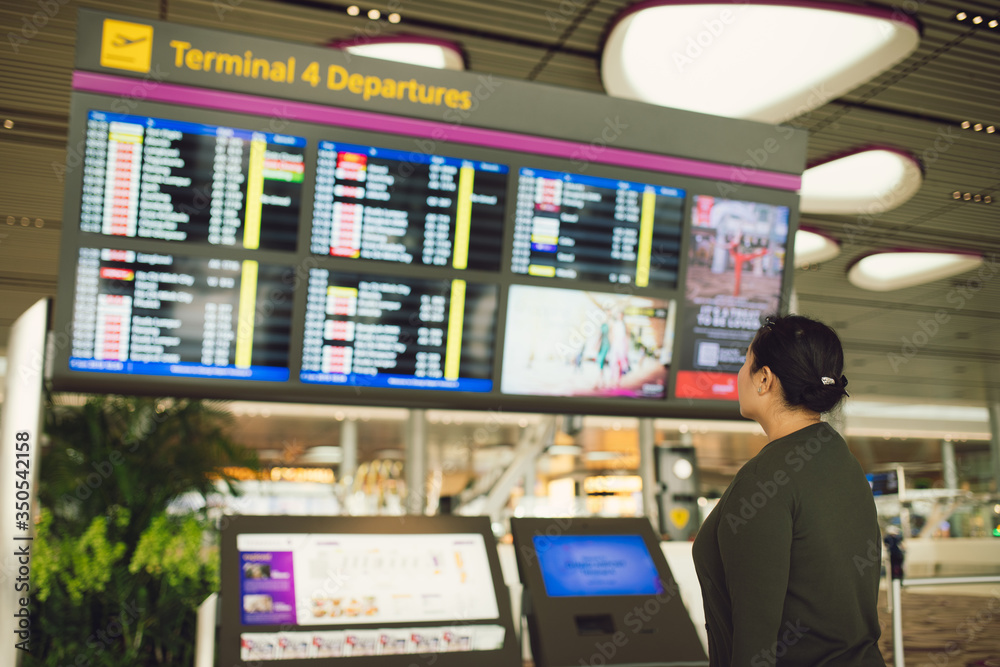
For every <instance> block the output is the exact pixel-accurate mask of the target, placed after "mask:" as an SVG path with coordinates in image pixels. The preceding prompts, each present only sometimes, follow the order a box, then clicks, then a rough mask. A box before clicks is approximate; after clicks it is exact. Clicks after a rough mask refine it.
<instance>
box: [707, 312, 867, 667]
mask: <svg viewBox="0 0 1000 667" xmlns="http://www.w3.org/2000/svg"><path fill="white" fill-rule="evenodd" d="M843 365H844V352H843V349H842V348H841V345H840V339H839V338H837V334H836V333H834V331H833V330H832V329H831V328H830V327H828V326H826V325H825V324H822V323H820V322H816V321H814V320H810V319H808V318H805V317H800V316H796V315H789V316H787V317H774V318H768V319H767V321H766V322H765V324H764V326H763V327H761V328H760V330H759V331H758V332H757V335H756V336H755V337H754V340H753V342H752V343H751V344H750V347H749V349H748V350H747V355H746V361H745V362H744V363H743V367H742V368H741V369H740V372H739V378H738V381H737V387H738V390H739V399H740V414H742V415H743V416H744V417H748V418H750V419H753V420H754V421H756V422H757V423H758V424H760V425H761V428H763V429H764V433H765V434H767V440H768V443H767V445H766V446H765V447H764V448H763V449H762V450H761V451H760V453H759V454H758V455H757V456H755V457H754V458H752V459H751V460H750V461H748V462H747V464H746V465H744V466H743V468H741V469H740V471H739V472H738V473H737V474H736V477H735V478H734V479H733V482H732V484H730V486H729V488H728V489H727V490H726V492H725V494H724V495H723V496H722V498H721V499H720V500H719V503H718V505H716V507H715V509H714V510H713V511H712V513H711V514H710V515H709V516H708V518H707V519H706V520H705V523H704V524H703V525H702V527H701V530H700V531H699V532H698V537H697V539H696V540H695V543H694V559H695V567H696V569H697V571H698V579H699V581H700V583H701V589H702V596H703V598H704V602H705V620H706V625H707V627H708V645H709V658H710V661H711V665H712V667H715V666H717V665H725V666H726V667H730V666H737V665H738V666H739V667H765V666H769V665H775V664H778V665H801V666H803V667H820V666H821V665H877V666H878V667H884V666H885V661H884V660H883V658H882V654H881V653H880V652H879V648H878V638H879V635H880V634H881V628H880V626H879V621H878V614H877V612H876V605H877V601H878V586H879V570H880V563H881V545H882V542H881V538H880V535H879V528H878V522H877V518H876V514H875V502H874V499H873V498H872V493H871V488H870V487H869V486H868V482H867V480H866V479H865V475H864V472H863V471H862V469H861V466H860V465H859V464H858V462H857V460H856V459H855V458H854V456H853V455H852V454H851V452H850V450H848V448H847V444H846V443H845V442H844V439H843V438H842V437H840V435H839V434H838V433H837V432H836V431H835V430H834V429H833V428H832V427H831V426H830V425H829V424H827V423H825V422H823V421H820V414H821V413H824V412H827V411H829V410H831V409H833V408H834V407H836V406H837V404H839V403H840V401H841V399H842V398H843V397H844V396H846V395H847V392H846V391H845V390H844V387H846V386H847V378H845V377H844V376H842V375H841V372H842V370H843Z"/></svg>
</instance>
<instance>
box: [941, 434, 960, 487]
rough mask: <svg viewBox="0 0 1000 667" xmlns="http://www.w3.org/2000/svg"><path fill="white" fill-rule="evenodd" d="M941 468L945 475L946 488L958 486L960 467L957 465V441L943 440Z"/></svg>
mask: <svg viewBox="0 0 1000 667" xmlns="http://www.w3.org/2000/svg"><path fill="white" fill-rule="evenodd" d="M941 468H942V474H943V476H944V488H946V489H957V488H958V467H957V466H956V465H955V443H953V442H952V441H951V440H942V441H941Z"/></svg>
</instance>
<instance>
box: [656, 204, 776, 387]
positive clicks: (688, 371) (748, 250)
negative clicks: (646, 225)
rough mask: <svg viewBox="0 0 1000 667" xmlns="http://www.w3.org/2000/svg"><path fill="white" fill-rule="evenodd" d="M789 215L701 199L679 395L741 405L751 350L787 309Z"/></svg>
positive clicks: (694, 225)
mask: <svg viewBox="0 0 1000 667" xmlns="http://www.w3.org/2000/svg"><path fill="white" fill-rule="evenodd" d="M788 215H789V211H788V207H786V206H774V205H771V204H761V203H758V202H750V201H735V200H730V199H720V198H718V197H710V196H707V195H697V196H695V197H694V206H693V208H692V210H691V243H690V251H689V256H688V266H687V275H686V276H685V281H684V284H685V287H684V300H685V306H686V308H685V316H684V321H683V329H684V332H685V337H684V342H683V345H682V347H681V353H680V357H679V364H678V370H677V385H676V389H675V393H676V395H677V397H678V398H703V399H722V400H730V401H735V400H737V398H738V397H737V389H736V376H737V373H739V370H740V366H742V365H743V360H744V357H745V356H746V350H747V347H748V346H749V344H750V342H751V341H752V340H753V337H754V335H755V334H756V333H757V330H758V329H759V328H760V326H761V322H762V320H763V316H764V315H766V314H768V313H776V312H777V311H778V308H779V305H780V304H781V286H782V278H783V273H784V270H785V251H786V247H787V243H788V233H789V232H788V229H789V227H788V225H789V220H788Z"/></svg>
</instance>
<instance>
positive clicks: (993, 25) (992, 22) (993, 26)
mask: <svg viewBox="0 0 1000 667" xmlns="http://www.w3.org/2000/svg"><path fill="white" fill-rule="evenodd" d="M987 25H988V26H989V27H991V28H995V27H997V26H998V25H1000V23H997V20H996V19H993V20H992V21H990V22H989V23H988V24H987Z"/></svg>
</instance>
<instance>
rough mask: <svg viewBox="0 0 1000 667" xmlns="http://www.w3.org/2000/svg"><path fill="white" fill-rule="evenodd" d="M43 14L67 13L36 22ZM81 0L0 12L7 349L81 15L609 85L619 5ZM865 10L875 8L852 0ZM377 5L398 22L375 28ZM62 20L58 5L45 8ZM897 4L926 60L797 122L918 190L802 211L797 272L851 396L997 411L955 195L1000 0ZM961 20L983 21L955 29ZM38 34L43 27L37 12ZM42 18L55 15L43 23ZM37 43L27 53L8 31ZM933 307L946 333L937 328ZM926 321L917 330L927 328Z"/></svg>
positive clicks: (992, 141)
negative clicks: (820, 248) (913, 281)
mask: <svg viewBox="0 0 1000 667" xmlns="http://www.w3.org/2000/svg"><path fill="white" fill-rule="evenodd" d="M43 4H48V5H53V6H55V7H59V9H58V11H56V13H55V15H54V16H52V17H48V15H47V14H44V13H42V14H39V13H38V12H40V11H42V10H43V9H44V8H43V7H42V5H43ZM349 4H351V3H346V2H333V1H326V0H285V1H279V0H134V1H132V2H129V3H127V4H126V3H119V2H100V1H89V0H83V1H81V2H76V1H70V2H66V3H65V4H62V3H61V2H50V3H41V2H37V1H27V0H17V1H15V0H2V1H0V35H5V36H6V37H4V38H3V39H2V40H0V41H2V42H3V44H0V118H2V119H10V120H13V121H14V125H13V127H12V128H10V129H4V128H2V127H0V155H2V156H3V159H2V160H0V354H2V351H3V349H4V348H5V347H6V344H7V338H8V336H9V331H10V326H11V324H12V322H13V321H14V319H16V317H17V316H18V315H19V314H20V313H21V312H23V311H24V310H25V309H26V308H27V307H28V306H29V305H30V304H31V303H33V302H34V301H35V300H37V299H38V298H41V297H44V296H50V295H53V294H54V292H55V286H56V274H57V272H58V268H59V267H58V252H57V249H58V243H59V236H60V228H61V224H62V222H61V217H62V191H63V186H62V184H61V182H60V180H59V175H58V174H59V169H60V165H62V164H64V163H65V143H66V129H67V114H68V107H69V94H70V74H71V68H72V61H73V47H74V35H75V29H76V28H75V22H76V18H75V17H76V11H75V9H76V7H77V6H86V7H92V8H97V9H104V10H113V11H122V12H127V13H130V14H133V15H136V16H141V17H147V18H154V19H155V18H160V19H166V20H170V21H173V22H176V23H181V24H191V25H195V24H197V25H201V26H205V27H210V28H216V29H224V30H231V31H235V32H242V33H250V34H254V35H259V36H266V37H274V38H280V39H285V40H290V41H298V42H303V43H309V44H324V43H326V42H329V41H330V40H347V39H351V38H358V37H359V36H363V35H367V36H369V37H372V36H386V35H393V34H399V33H406V34H416V35H422V36H426V37H436V38H442V39H448V40H452V41H456V42H459V43H460V44H461V45H462V47H463V48H464V50H465V53H466V56H467V64H468V67H469V69H470V70H473V71H476V72H482V73H492V74H495V75H498V76H503V77H509V78H515V79H530V80H534V81H537V82H540V83H545V84H553V85H559V86H565V87H570V88H577V89H583V90H589V91H595V92H601V91H602V86H601V80H600V58H601V44H602V40H603V36H604V35H605V33H606V31H607V29H608V28H609V25H610V23H611V21H612V20H613V19H614V17H615V16H616V15H617V14H618V13H619V12H620V11H621V10H622V9H623V8H624V7H626V6H628V5H629V4H631V3H629V2H624V1H620V0H504V1H503V2H497V1H496V0H433V1H431V0H406V1H405V2H402V1H401V0H388V1H385V0H368V1H366V2H361V3H359V6H360V7H361V9H362V11H361V14H360V16H358V17H351V16H349V15H348V14H347V13H346V8H347V7H348V6H349ZM850 4H856V5H864V4H869V3H863V2H851V3H850ZM371 8H377V9H380V10H381V11H382V14H383V16H385V15H386V14H387V13H388V12H389V11H396V12H399V13H400V14H401V15H402V21H401V22H400V23H398V24H390V23H388V22H387V21H385V20H380V21H371V20H369V19H367V18H365V14H366V13H367V10H368V9H371ZM50 11H51V10H50ZM897 11H898V12H900V13H902V14H908V15H913V16H915V17H916V18H917V19H918V20H919V22H920V23H921V24H922V26H923V37H922V40H921V44H920V47H919V48H918V50H917V51H916V52H915V53H914V54H913V55H912V56H910V58H908V59H907V60H906V61H904V62H902V63H901V64H899V65H897V66H896V67H894V68H893V69H891V70H890V71H888V72H886V73H884V74H883V75H881V76H879V77H878V78H876V79H875V80H873V81H871V82H869V83H867V84H865V85H863V86H861V87H860V88H858V89H856V90H854V91H852V92H850V93H849V94H846V95H844V96H843V97H841V98H839V99H836V100H834V101H833V102H830V103H828V104H826V105H825V106H823V107H820V108H819V109H817V110H815V111H813V112H811V113H808V114H806V115H803V116H801V117H799V118H796V119H793V120H792V121H790V124H793V125H795V126H798V127H801V128H803V129H806V130H808V131H809V133H810V141H809V154H808V157H809V160H810V161H814V160H819V159H820V158H822V157H824V156H827V155H830V154H832V153H838V152H842V151H845V150H847V149H850V148H854V147H858V146H861V145H865V144H889V145H892V146H895V147H898V148H902V149H905V150H908V151H910V152H911V153H913V154H915V155H916V156H918V157H919V158H920V159H921V161H922V163H923V168H924V171H925V177H924V183H923V187H922V188H921V190H920V191H919V192H918V193H917V195H916V196H915V197H913V199H911V200H910V201H909V202H907V203H905V204H904V205H902V206H900V207H899V208H897V209H895V210H892V211H890V212H887V213H883V214H878V215H876V216H874V217H864V216H813V215H806V216H803V217H802V219H801V224H802V225H803V226H806V227H810V228H813V229H817V230H820V231H822V232H824V233H826V234H828V235H830V236H833V237H834V238H836V239H838V240H839V241H840V242H841V243H842V244H843V252H842V253H841V255H840V256H839V257H838V258H836V259H834V260H832V261H829V262H826V263H824V264H821V265H819V266H814V267H810V268H809V269H807V270H801V269H800V270H797V271H796V273H795V289H796V292H797V295H798V312H800V313H803V314H806V315H811V316H814V317H817V318H820V319H822V320H824V321H826V322H829V323H831V324H832V325H833V326H834V327H835V328H836V329H837V330H838V332H839V333H840V335H841V337H842V338H843V341H844V344H845V350H846V353H847V367H846V370H845V373H846V374H847V376H848V377H849V379H850V390H851V391H852V396H855V397H869V398H875V397H881V398H886V397H896V398H910V399H914V400H922V401H928V400H933V401H935V402H940V403H953V402H959V403H965V404H970V405H983V404H984V403H986V402H995V401H998V400H1000V263H996V262H997V258H996V253H997V252H998V251H1000V204H998V203H993V204H983V203H975V202H972V201H969V202H966V201H964V200H962V199H959V200H955V199H954V198H953V196H952V193H953V192H955V191H960V192H962V193H964V192H970V193H973V194H981V195H987V194H988V195H991V197H992V198H993V200H994V202H996V199H997V198H998V195H1000V192H998V190H1000V133H995V134H987V133H986V132H975V131H973V130H972V129H968V130H963V129H961V123H962V122H963V121H969V122H971V123H972V124H975V123H982V124H983V125H990V124H1000V29H989V28H988V27H987V22H988V21H989V19H990V18H993V17H997V16H998V10H997V6H996V3H995V0H991V2H965V1H961V2H960V1H957V0H904V1H902V2H898V3H897ZM960 11H965V12H968V13H969V14H970V15H976V14H981V15H983V16H984V17H985V18H986V21H984V22H983V23H982V24H980V25H979V26H974V25H972V24H971V23H970V22H969V21H966V22H964V23H963V22H959V21H957V20H955V18H954V17H955V15H956V14H957V13H958V12H960ZM32 16H34V17H36V22H37V23H39V24H41V27H39V28H37V34H32V30H30V29H29V28H31V27H32V26H30V24H27V25H28V28H25V25H26V20H27V19H26V17H32ZM38 16H42V17H44V18H46V19H47V20H46V21H44V22H43V21H42V20H41V19H40V18H37V17H38ZM11 34H15V35H19V34H20V35H24V36H25V37H28V39H27V40H26V43H20V42H19V43H18V44H17V47H16V52H15V48H14V47H13V46H12V44H11V43H10V35H11ZM883 248H912V249H941V248H947V249H956V250H965V251H976V252H981V253H983V254H984V255H985V256H986V258H987V263H986V264H985V265H984V266H985V267H986V268H985V269H984V270H983V276H982V277H981V280H980V279H978V278H977V276H976V274H975V273H970V274H965V275H961V276H958V277H956V278H952V279H949V280H943V281H938V282H935V283H932V284H929V285H926V286H921V287H913V288H907V289H903V290H899V291H895V292H884V293H876V292H868V291H864V290H861V289H859V288H856V287H854V286H852V285H851V284H850V283H848V281H847V278H846V269H847V267H848V265H849V264H850V263H851V261H852V260H854V259H856V258H858V257H859V256H861V255H863V254H866V253H869V252H871V251H873V250H876V249H883ZM935 314H937V315H938V324H937V326H936V328H935V326H934V325H933V324H931V322H932V321H933V320H934V317H935ZM922 323H923V327H922V326H921V324H922Z"/></svg>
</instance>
